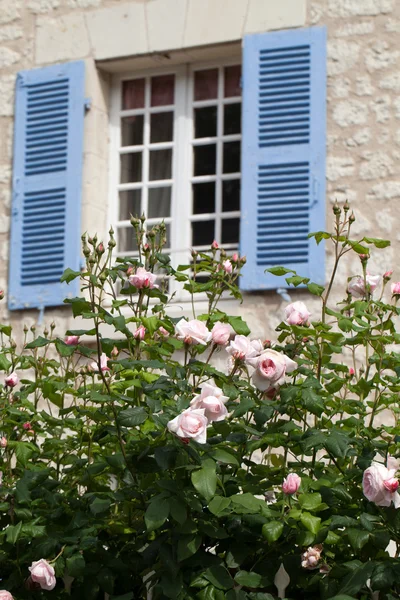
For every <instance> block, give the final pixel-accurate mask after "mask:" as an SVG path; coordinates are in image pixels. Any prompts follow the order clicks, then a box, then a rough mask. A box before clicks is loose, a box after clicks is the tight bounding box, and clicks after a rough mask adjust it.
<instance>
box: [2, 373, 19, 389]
mask: <svg viewBox="0 0 400 600" xmlns="http://www.w3.org/2000/svg"><path fill="white" fill-rule="evenodd" d="M18 382H19V379H18V375H17V374H16V372H15V371H13V372H12V373H10V375H7V377H6V378H5V380H4V383H5V384H6V385H7V386H8V387H11V388H13V387H15V386H16V385H17V384H18Z"/></svg>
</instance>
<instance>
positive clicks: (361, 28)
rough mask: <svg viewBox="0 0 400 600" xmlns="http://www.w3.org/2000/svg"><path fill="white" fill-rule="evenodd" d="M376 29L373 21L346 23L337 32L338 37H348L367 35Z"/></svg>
mask: <svg viewBox="0 0 400 600" xmlns="http://www.w3.org/2000/svg"><path fill="white" fill-rule="evenodd" d="M374 29H375V23H374V22H373V21H361V22H359V23H346V25H343V27H340V28H339V29H338V30H337V31H336V34H335V35H336V36H337V37H347V36H353V35H367V34H368V33H372V32H373V31H374Z"/></svg>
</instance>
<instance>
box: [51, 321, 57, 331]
mask: <svg viewBox="0 0 400 600" xmlns="http://www.w3.org/2000/svg"><path fill="white" fill-rule="evenodd" d="M55 328H56V324H55V323H54V321H52V322H51V323H50V329H55Z"/></svg>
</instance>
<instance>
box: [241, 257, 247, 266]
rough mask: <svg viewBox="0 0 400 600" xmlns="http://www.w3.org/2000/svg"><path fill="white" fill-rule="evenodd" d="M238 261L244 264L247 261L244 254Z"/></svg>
mask: <svg viewBox="0 0 400 600" xmlns="http://www.w3.org/2000/svg"><path fill="white" fill-rule="evenodd" d="M240 262H241V263H242V265H245V264H246V263H247V258H246V257H245V256H241V257H240Z"/></svg>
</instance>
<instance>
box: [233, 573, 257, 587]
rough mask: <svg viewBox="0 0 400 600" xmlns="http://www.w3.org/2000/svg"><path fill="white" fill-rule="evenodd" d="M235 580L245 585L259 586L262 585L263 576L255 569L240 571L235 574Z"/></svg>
mask: <svg viewBox="0 0 400 600" xmlns="http://www.w3.org/2000/svg"><path fill="white" fill-rule="evenodd" d="M235 581H236V583H238V584H239V585H243V586H245V587H250V588H258V587H260V586H261V581H262V577H261V575H259V574H258V573H254V572H253V571H251V572H250V571H238V573H236V575H235Z"/></svg>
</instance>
